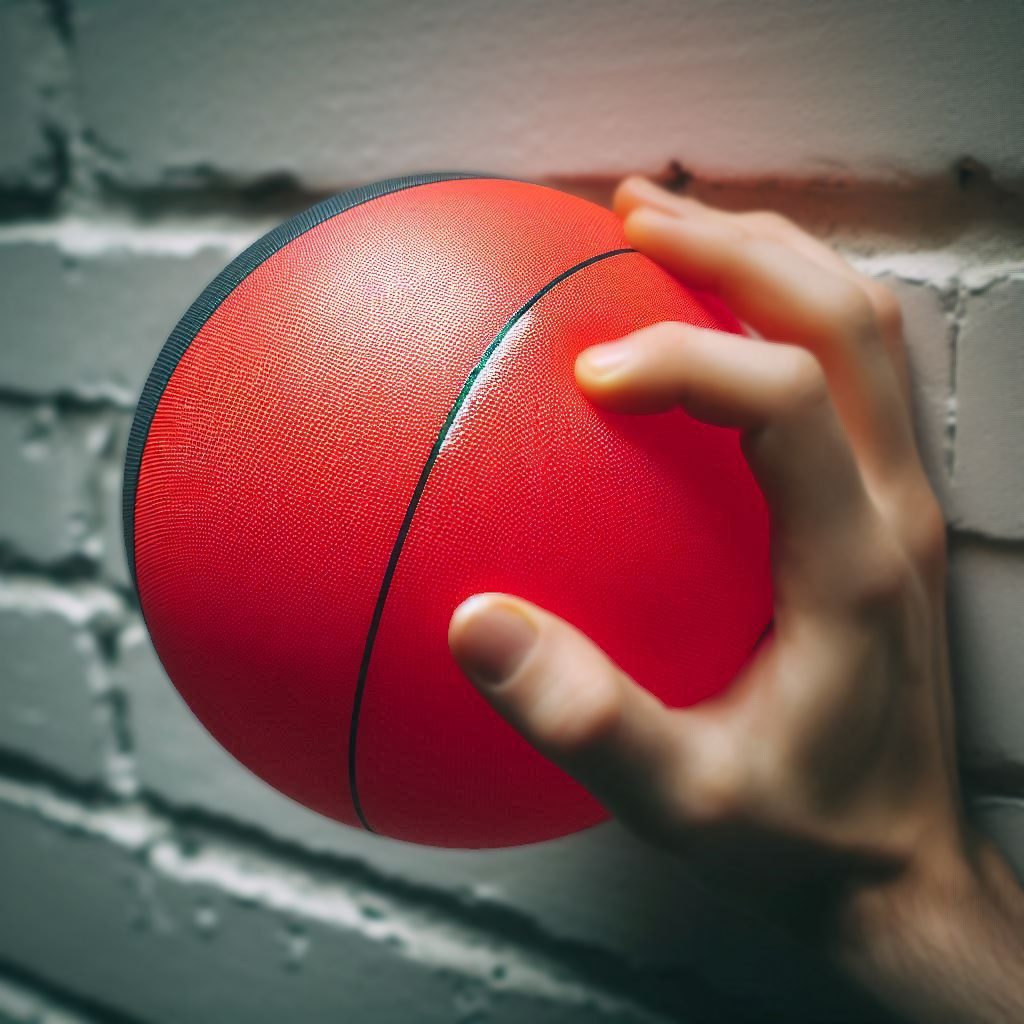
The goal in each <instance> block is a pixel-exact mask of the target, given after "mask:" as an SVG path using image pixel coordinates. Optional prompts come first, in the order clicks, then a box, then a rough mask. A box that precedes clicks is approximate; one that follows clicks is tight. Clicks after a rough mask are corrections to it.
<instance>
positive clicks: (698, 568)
mask: <svg viewBox="0 0 1024 1024" xmlns="http://www.w3.org/2000/svg"><path fill="white" fill-rule="evenodd" d="M662 320H678V321H686V322H689V323H693V324H700V325H704V326H707V327H714V328H719V329H724V330H729V331H734V332H736V333H742V328H741V326H740V324H739V323H738V322H737V320H736V319H735V318H734V317H733V316H732V315H731V314H730V313H729V312H728V310H727V309H726V308H725V307H724V306H723V305H722V304H721V303H720V302H719V301H718V300H716V299H715V298H714V297H712V296H710V295H708V294H703V293H698V292H694V291H692V290H689V289H688V288H686V287H685V286H684V285H682V284H681V283H680V282H678V281H677V280H675V279H673V278H672V277H671V276H670V275H669V274H667V273H666V272H665V271H664V270H662V269H661V268H659V267H658V266H657V265H655V264H654V263H653V262H651V261H650V260H649V259H648V258H647V257H646V256H643V255H641V254H639V253H637V252H634V251H632V250H631V249H630V248H629V245H628V243H627V241H626V239H625V237H624V235H623V231H622V224H621V222H620V220H619V219H618V218H617V217H616V216H615V215H614V214H612V213H610V212H609V211H608V210H605V209H603V208H601V207H599V206H596V205H594V204H592V203H589V202H586V201H584V200H582V199H579V198H576V197H574V196H570V195H566V194H564V193H562V192H559V191H557V190H555V189H551V188H546V187H542V186H539V185H535V184H529V183H525V182H519V181H510V180H505V179H498V178H487V177H484V176H480V175H466V174H436V175H427V176H420V177H415V178H402V179H395V180H392V181H386V182H380V183H377V184H374V185H370V186H367V187H365V188H361V189H358V190H355V191H352V192H348V193H345V194H343V195H340V196H336V197H334V198H333V199H329V200H327V201H326V202H323V203H321V204H320V205H318V206H315V207H313V208H312V209H311V210H308V211H307V212H305V213H303V214H300V215H298V216H297V217H294V218H292V219H291V220H289V221H287V222H286V223H285V224H283V225H281V227H279V228H277V229H276V230H274V231H272V232H270V234H268V235H266V236H265V237H264V238H262V239H260V240H259V241H258V242H256V243H255V244H254V245H253V246H252V247H251V248H249V249H248V250H247V251H246V252H244V253H243V254H242V255H241V256H239V257H238V258H237V259H236V260H235V261H234V262H233V263H231V265H230V266H228V267H227V268H226V269H225V270H224V271H223V272H222V273H221V274H220V275H219V276H218V277H217V278H216V280H214V281H213V282H212V283H211V285H210V286H209V287H208V288H207V289H206V291H205V292H204V293H203V294H202V295H201V296H200V298H199V299H198V300H197V301H196V302H195V304H194V305H193V306H192V308H191V309H189V311H188V312H187V313H186V314H185V316H184V318H183V319H182V320H181V322H180V323H179V324H178V326H177V327H176V328H175V330H174V332H173V333H172V334H171V337H170V338H169V339H168V341H167V343H166V344H165V346H164V348H163V350H162V351H161V353H160V355H159V357H158V359H157V361H156V364H155V366H154V368H153V371H152V373H151V375H150V377H149V380H148V381H147V383H146V385H145V389H144V391H143V394H142V397H141V400H140V402H139V407H138V411H137V413H136V416H135V421H134V423H133V426H132V431H131V437H130V441H129V446H128V454H127V460H126V469H125V487H124V511H125V535H126V543H127V549H128V557H129V563H130V566H131V568H132V572H133V575H134V579H135V582H136V584H137V587H138V593H139V599H140V602H141V606H142V611H143V614H144V616H145V620H146V623H147V625H148V627H149V631H150V634H151V635H152V638H153V643H154V645H155V647H156V650H157V653H158V654H159V656H160V659H161V661H162V662H163V665H164V667H165V668H166V670H167V673H168V675H169V676H170V678H171V680H172V681H173V682H174V684H175V686H176V687H177V689H178V690H179V692H180V693H181V695H182V696H183V697H184V699H185V700H186V702H187V703H188V705H189V707H190V708H191V709H192V711H193V712H194V713H195V715H196V716H197V717H198V718H199V720H200V721H201V722H202V723H203V724H204V725H205V726H206V728H207V729H208V730H209V731H210V732H211V733H212V734H213V735H214V736H215V737H216V738H217V739H218V740H219V741H220V743H221V744H223V746H224V747H226V748H227V749H228V750H229V751H230V752H231V753H232V754H233V755H234V756H235V757H236V758H238V759H239V760H240V761H241V762H242V763H243V764H245V765H247V766H248V767H249V768H250V769H251V770H252V771H254V772H255V773H257V774H258V775H260V776H262V777H263V778H264V779H265V780H266V781H267V782H269V783H270V784H271V785H273V786H275V787H277V788H278V789H279V790H281V791H282V792H284V793H286V794H288V795H289V796H291V797H293V798H294V799H295V800H298V801H299V802H301V803H303V804H305V805H307V806H309V807H312V808H313V809H315V810H317V811H319V812H321V813H322V814H325V815H328V816H330V817H332V818H336V819H338V820H340V821H343V822H347V823H348V824H350V825H355V826H359V827H363V828H366V829H369V830H371V831H373V832H377V833H381V834H383V835H387V836H393V837H396V838H399V839H404V840H409V841H412V842H417V843H425V844H430V845H435V846H450V847H492V846H509V845H515V844H518V843H527V842H533V841H537V840H542V839H550V838H553V837H555V836H559V835H564V834H566V833H569V832H573V831H576V830H578V829H582V828H585V827H587V826H589V825H592V824H595V823H596V822H598V821H600V820H601V819H602V818H604V816H605V814H604V811H603V810H602V808H601V807H600V806H599V805H598V804H597V803H596V802H595V801H594V799H593V798H592V797H591V796H590V795H589V794H587V793H586V792H585V791H584V790H583V789H582V788H581V787H580V786H579V785H578V784H577V783H576V782H575V781H573V780H572V779H571V778H569V776H567V775H566V774H564V773H563V772H562V771H561V770H560V769H558V768H556V767H555V766H554V765H552V764H551V763H550V762H548V761H547V760H545V759H544V758H543V757H542V756H541V755H540V754H538V753H536V752H535V751H534V750H533V749H532V748H531V747H530V746H529V745H528V744H527V743H526V742H525V741H524V740H523V739H522V738H520V737H519V736H518V735H517V734H516V733H515V732H514V731H513V729H512V728H511V727H510V726H509V725H507V724H506V723H505V722H504V721H503V720H502V719H501V718H499V716H498V715H497V714H496V713H495V712H494V711H493V710H492V709H491V708H490V707H489V706H488V705H487V704H486V703H485V701H484V700H483V698H482V697H481V696H480V695H479V694H477V693H476V691H475V690H474V689H473V688H472V686H470V685H469V684H468V683H467V682H466V680H465V679H464V678H463V676H462V675H461V673H460V671H459V669H458V668H457V666H456V665H455V663H454V661H453V660H452V657H451V654H450V653H449V651H448V646H447V627H448V620H449V617H450V616H451V613H452V611H453V610H454V609H455V607H456V606H457V605H458V604H459V602H460V601H462V600H463V599H464V598H466V597H468V596H469V595H470V594H474V593H477V592H480V591H506V592H510V593H512V594H517V595H520V596H522V597H524V598H527V599H528V600H531V601H535V602H536V603H537V604H539V605H541V606H543V607H545V608H547V609H549V610H550V611H552V612H554V613H555V614H557V615H560V616H563V617H564V618H565V619H567V620H568V621H569V622H571V623H573V624H574V625H575V626H577V627H578V628H579V629H581V630H582V631H583V632H585V633H587V634H588V635H589V636H590V637H592V638H593V639H594V641H595V642H597V643H598V644H599V645H600V646H601V647H603V648H604V650H605V651H607V652H608V654H609V655H610V656H611V657H612V658H613V659H614V660H615V661H616V662H617V663H618V664H619V665H621V666H622V668H623V669H624V670H625V671H626V672H628V673H629V674H630V675H631V676H633V678H635V679H637V680H638V681H639V682H641V683H642V684H643V685H644V686H646V687H648V688H649V689H650V690H651V691H652V692H654V693H655V694H657V696H658V697H660V698H661V699H662V700H663V701H665V702H666V703H668V704H670V705H674V706H684V705H689V704H692V703H694V702H697V701H700V700H702V699H703V698H706V697H708V696H710V695H712V694H715V693H717V692H719V691H721V690H722V689H723V688H724V687H725V686H727V684H728V683H729V680H730V679H731V678H732V677H733V676H734V674H735V673H736V671H737V670H738V669H739V668H740V667H741V666H742V664H743V663H744V661H745V660H746V659H747V658H748V657H749V655H750V653H751V650H752V649H753V647H754V646H755V644H756V643H757V641H758V639H759V637H760V636H761V635H762V634H763V632H764V630H765V628H766V626H767V624H768V622H769V621H770V618H771V587H770V579H769V561H768V519H767V513H766V509H765V506H764V503H763V500H762V497H761V495H760V493H759V491H758V490H757V488H756V486H755V484H754V482H753V479H752V477H751V475H750V473H749V471H748V469H747V466H746V464H745V463H744V461H743V459H742V456H741V452H740V448H739V439H738V436H737V434H736V433H735V432H734V431H730V430H726V429H722V428H717V427H710V426H707V425H704V424H700V423H698V422H696V421H695V420H693V419H692V418H690V417H689V416H687V415H686V414H685V413H683V412H682V411H674V412H669V413H664V414H660V415H655V416H625V415H611V414H608V413H603V412H601V411H599V410H598V409H597V408H596V407H594V406H593V405H592V404H590V403H589V402H588V401H587V400H586V398H585V397H584V396H583V394H582V393H581V392H580V390H579V389H578V387H577V385H576V383H575V380H574V376H573V364H574V361H575V358H576V356H577V355H578V354H579V352H580V351H581V350H582V349H583V348H585V347H586V346H588V345H591V344H594V343H596V342H600V341H607V340H611V339H613V338H617V337H620V336H622V335H624V334H626V333H628V332H630V331H633V330H636V329H637V328H640V327H643V326H645V325H648V324H652V323H656V322H658V321H662Z"/></svg>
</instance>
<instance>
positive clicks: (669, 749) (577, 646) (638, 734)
mask: <svg viewBox="0 0 1024 1024" xmlns="http://www.w3.org/2000/svg"><path fill="white" fill-rule="evenodd" d="M448 642H449V645H450V647H451V651H452V654H453V655H454V656H455V659H456V661H458V663H459V665H460V666H461V667H462V669H463V671H464V672H465V673H466V674H467V675H468V676H469V678H470V680H471V681H472V682H473V683H474V685H475V686H476V688H477V689H478V690H479V691H480V693H481V694H482V695H483V696H484V698H485V699H486V700H488V701H489V702H490V704H491V705H492V706H493V707H494V708H495V709H496V710H497V711H498V712H499V714H501V715H502V716H503V717H504V718H505V719H506V720H507V721H508V722H509V723H511V725H512V726H513V727H514V728H516V729H517V730H518V731H519V732H520V733H521V734H522V735H523V736H524V737H525V738H526V740H527V741H528V742H529V743H531V744H532V745H533V746H534V747H536V748H537V749H538V750H539V751H540V752H541V753H542V754H544V755H545V756H546V757H547V758H549V759H550V760H551V761H553V762H554V763H555V764H557V765H559V766H560V767H562V768H564V769H565V770H566V771H567V772H568V773H569V774H570V775H572V776H573V777H574V778H575V779H577V781H579V782H580V783H582V784H583V785H584V786H585V787H586V788H587V789H589V790H590V791H591V792H592V793H593V794H594V795H595V796H596V797H597V798H598V800H600V801H601V802H602V803H603V804H604V805H605V806H606V807H607V808H608V809H609V810H610V811H611V812H612V813H613V814H615V815H616V816H618V817H620V818H622V819H623V820H624V821H625V822H627V823H628V824H630V825H632V826H633V827H635V828H636V829H637V830H639V831H644V832H656V833H659V834H664V832H665V829H666V825H670V824H671V823H673V822H675V823H679V824H681V823H682V821H681V819H682V818H684V817H686V815H685V807H684V800H683V797H684V796H685V791H686V790H685V781H686V761H687V757H688V742H687V740H688V732H689V728H688V727H689V725H690V723H689V721H688V720H687V717H686V712H682V711H674V710H670V709H669V708H667V707H666V706H665V705H664V704H662V703H661V701H659V700H658V699H657V698H656V697H655V696H654V695H653V694H651V693H649V692H648V691H647V690H645V689H643V688H642V687H640V686H638V685H637V684H636V683H635V682H633V681H632V680H631V679H630V678H629V677H628V676H627V675H625V673H623V672H622V671H621V669H619V668H618V667H617V666H616V665H615V664H614V663H613V662H612V661H611V660H610V659H609V658H608V657H607V656H606V655H605V654H604V653H603V652H602V651H600V650H599V649H598V648H597V647H596V646H595V645H594V644H593V643H591V641H590V640H588V639H587V638H586V637H585V636H584V635H583V634H582V633H580V632H579V630H577V629H574V628H573V627H572V626H570V625H569V624H568V623H566V622H563V621H562V620H561V619H559V618H557V617H555V616H554V615H551V614H550V613H548V612H545V611H542V610H541V609H540V608H538V607H537V606H536V605H532V604H530V603H528V602H526V601H522V600H520V599H518V598H514V597H509V596H508V595H505V594H477V595H475V596H473V597H471V598H469V599H468V600H467V601H465V602H463V604H461V605H459V607H458V608H457V609H456V610H455V613H454V615H453V616H452V620H451V625H450V627H449V632H448Z"/></svg>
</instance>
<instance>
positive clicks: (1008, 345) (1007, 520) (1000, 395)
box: [953, 272, 1024, 539]
mask: <svg viewBox="0 0 1024 1024" xmlns="http://www.w3.org/2000/svg"><path fill="white" fill-rule="evenodd" d="M956 391H957V417H956V418H957V427H956V449H955V457H956V463H955V469H954V474H953V487H954V492H955V501H954V505H953V509H954V521H955V522H956V524H957V525H958V526H961V527H964V528H967V529H970V530H976V531H978V532H980V533H984V534H988V535H990V536H994V537H1013V538H1018V539H1024V457H1022V452H1024V272H1021V273H1020V274H1019V275H1017V276H1015V277H1010V278H1008V279H1006V280H1003V281H999V282H997V283H995V284H992V285H991V286H990V287H988V288H986V289H985V290H984V291H981V292H978V293H976V294H969V295H968V296H967V299H966V302H965V307H964V317H963V327H962V329H961V332H960V339H959V345H958V347H957V389H956Z"/></svg>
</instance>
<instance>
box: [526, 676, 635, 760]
mask: <svg viewBox="0 0 1024 1024" xmlns="http://www.w3.org/2000/svg"><path fill="white" fill-rule="evenodd" d="M545 694H546V696H545V697H544V698H542V700H541V702H540V705H539V707H538V708H537V724H536V729H537V738H538V742H539V743H540V744H541V745H542V746H543V747H544V748H545V749H546V750H548V751H549V752H550V753H552V754H554V755H555V756H560V757H571V756H572V755H573V754H576V753H579V752H581V751H585V750H588V749H590V748H593V747H596V746H600V745H602V744H603V743H605V742H606V741H607V740H609V739H610V738H611V737H612V736H613V735H614V734H615V733H616V731H617V730H618V729H619V727H620V724H621V719H622V686H621V682H620V681H619V679H618V678H617V677H616V676H615V675H614V674H608V675H602V676H594V677H590V678H587V679H585V680H581V681H580V682H579V683H577V684H573V685H559V686H551V687H546V688H545Z"/></svg>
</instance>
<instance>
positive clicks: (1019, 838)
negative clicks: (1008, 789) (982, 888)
mask: <svg viewBox="0 0 1024 1024" xmlns="http://www.w3.org/2000/svg"><path fill="white" fill-rule="evenodd" d="M975 810H976V812H977V816H978V820H979V821H980V823H981V824H982V826H983V827H984V829H985V831H986V832H987V833H988V834H989V835H991V836H992V838H993V839H995V840H996V842H997V843H998V844H999V846H1000V848H1001V849H1002V850H1003V852H1004V853H1005V854H1006V855H1007V857H1008V859H1009V861H1010V864H1011V865H1012V866H1013V868H1014V870H1015V871H1016V872H1017V877H1018V878H1019V879H1020V880H1021V883H1022V884H1024V800H1016V799H1010V798H1007V797H986V798H984V799H981V800H978V801H977V803H976V805H975Z"/></svg>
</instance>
